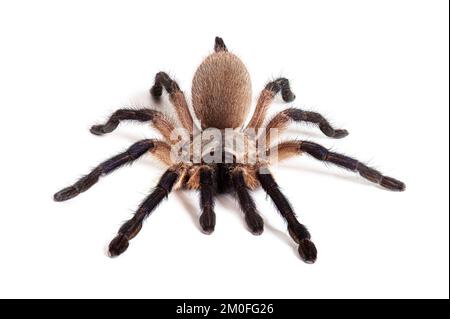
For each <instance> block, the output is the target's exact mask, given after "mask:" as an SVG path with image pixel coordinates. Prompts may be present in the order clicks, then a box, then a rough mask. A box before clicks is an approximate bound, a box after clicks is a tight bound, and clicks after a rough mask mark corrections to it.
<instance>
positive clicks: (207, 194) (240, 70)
mask: <svg viewBox="0 0 450 319" xmlns="http://www.w3.org/2000/svg"><path fill="white" fill-rule="evenodd" d="M163 89H165V91H167V93H168V94H169V99H170V101H171V103H172V104H173V105H174V107H175V109H176V113H177V117H178V120H179V122H180V124H181V126H182V128H184V129H185V130H186V131H187V135H188V139H187V141H186V140H185V141H183V142H181V145H182V146H183V147H184V148H186V146H187V148H188V149H192V148H193V146H194V144H195V143H194V142H193V141H194V140H195V138H196V137H197V136H200V135H201V134H202V132H205V131H206V130H208V129H210V128H214V129H216V130H219V131H220V132H224V131H226V130H227V129H232V131H234V132H239V133H242V134H243V136H244V139H245V142H246V143H247V144H245V143H244V144H245V146H246V148H244V150H240V151H234V152H233V151H229V150H228V149H226V147H225V145H224V144H221V143H219V146H216V148H214V149H208V148H207V149H206V150H203V149H202V150H201V156H200V158H199V160H197V161H194V160H193V157H192V156H191V155H189V156H188V157H187V158H186V157H183V158H182V159H181V160H180V159H178V160H176V159H174V156H173V149H174V146H175V145H179V144H180V138H179V137H178V138H177V137H174V134H173V132H174V131H176V128H177V126H176V125H175V124H174V122H173V121H171V120H170V119H169V118H168V117H166V116H164V115H163V114H162V113H161V112H159V111H156V110H151V109H148V108H144V109H119V110H117V111H116V112H114V113H113V114H112V115H111V116H110V117H109V119H108V121H107V122H106V123H105V124H102V125H94V126H92V128H91V129H90V131H91V133H93V134H95V135H103V134H106V133H110V132H112V131H113V130H114V129H116V127H117V126H118V125H119V123H120V122H121V121H124V120H131V121H139V122H150V123H151V124H152V125H153V126H154V127H155V128H156V129H157V130H158V131H159V132H160V133H161V134H162V136H163V137H164V139H163V140H156V139H145V140H141V141H138V142H137V143H135V144H133V145H131V146H130V147H129V148H128V149H127V150H126V151H125V152H123V153H120V154H118V155H116V156H114V157H112V158H110V159H108V160H107V161H104V162H103V163H101V164H100V165H98V166H97V167H95V168H94V169H93V170H92V171H91V172H90V173H89V174H88V175H86V176H84V177H82V178H81V179H79V180H78V181H77V182H76V183H75V184H73V185H71V186H69V187H67V188H64V189H63V190H61V191H59V192H57V193H56V194H55V195H54V200H55V201H65V200H68V199H70V198H72V197H75V196H77V195H78V194H80V193H82V192H84V191H86V190H88V189H89V188H90V187H91V186H93V185H94V184H95V183H97V181H98V180H99V178H100V177H101V176H104V175H107V174H109V173H111V172H112V171H114V170H116V169H117V168H119V167H122V166H124V165H125V164H127V163H131V162H133V161H135V160H137V159H138V158H139V157H141V156H142V155H143V154H145V153H147V152H150V153H151V154H153V155H154V156H156V157H157V158H158V159H159V160H161V161H162V162H163V163H165V164H166V165H167V166H168V169H167V170H166V171H165V173H164V174H163V175H162V177H161V178H160V180H159V182H158V184H157V185H156V188H154V190H153V191H152V193H151V194H150V195H149V196H148V197H147V198H146V199H145V200H144V201H143V202H142V204H141V205H140V206H139V208H138V210H137V211H136V213H135V214H134V216H133V217H132V218H131V219H130V220H128V221H127V222H125V223H124V224H123V225H122V227H120V229H119V231H118V234H117V236H116V237H115V238H114V239H113V240H112V241H111V243H110V244H109V255H110V256H112V257H114V256H118V255H120V254H122V253H123V252H124V251H125V250H126V249H127V248H128V245H129V240H131V239H132V238H134V237H135V236H136V235H137V234H138V232H139V231H140V230H141V227H142V224H143V221H144V220H145V219H146V217H148V216H149V215H150V213H151V212H152V211H153V210H154V209H155V208H156V206H157V205H158V204H159V203H160V202H161V201H162V200H163V199H164V198H165V197H167V196H168V194H169V193H170V192H171V191H172V190H173V189H194V190H198V191H199V193H200V206H201V210H202V213H201V215H200V218H199V222H200V225H201V228H202V230H203V231H204V232H205V233H206V234H210V233H212V232H213V231H214V227H215V224H216V215H215V212H214V196H215V195H216V194H220V193H233V194H235V195H237V196H236V197H237V200H238V203H239V206H240V208H241V210H242V212H243V213H244V217H245V222H246V224H247V226H248V228H249V230H250V231H251V232H252V233H253V234H255V235H259V234H261V233H262V232H263V229H264V222H263V219H262V218H261V216H260V214H259V213H258V210H257V209H256V206H255V203H254V201H253V199H252V197H251V195H250V191H251V190H254V189H256V188H258V187H259V186H261V187H262V188H263V189H264V191H265V192H266V193H267V194H268V195H269V197H270V198H271V199H272V201H273V202H274V204H275V206H276V208H277V209H278V211H279V212H280V214H281V216H282V217H283V218H284V219H285V220H286V222H287V229H288V233H289V235H290V236H291V237H292V239H293V240H294V241H295V242H296V243H297V244H298V252H299V254H300V256H301V258H302V259H303V260H304V261H305V262H307V263H313V262H315V260H316V257H317V250H316V247H315V245H314V244H313V242H312V241H311V240H310V238H311V236H310V233H309V232H308V230H307V228H306V227H305V226H304V225H303V224H301V223H300V222H299V221H298V219H297V217H296V215H295V213H294V211H293V209H292V207H291V205H290V203H289V201H288V200H287V199H286V197H285V196H284V195H283V193H282V192H281V191H280V188H279V186H278V184H277V183H276V182H275V180H274V178H273V176H272V175H271V173H270V172H269V171H268V169H267V167H268V166H269V165H270V164H271V163H273V162H274V161H276V160H282V159H285V158H288V157H292V156H295V155H299V154H302V153H307V154H309V155H311V156H312V157H314V158H316V159H318V160H320V161H324V162H327V163H333V164H335V165H337V166H339V167H343V168H346V169H348V170H351V171H353V172H357V173H359V174H360V175H361V176H362V177H364V178H366V179H368V180H369V181H371V182H373V183H376V184H379V185H381V186H382V187H384V188H387V189H390V190H394V191H403V190H404V189H405V185H404V184H403V183H402V182H400V181H398V180H396V179H394V178H392V177H388V176H384V175H382V174H381V173H380V172H378V171H377V170H375V169H373V168H370V167H368V166H366V165H365V164H363V163H361V162H359V161H358V160H356V159H353V158H351V157H348V156H345V155H341V154H338V153H335V152H331V151H329V150H328V149H326V148H325V147H323V146H321V145H319V144H316V143H313V142H309V141H296V140H292V141H286V142H282V143H279V144H277V145H276V146H273V147H269V146H270V140H271V138H272V137H271V135H270V134H269V132H270V131H271V130H273V129H278V130H279V131H282V130H284V129H285V128H286V127H287V126H288V125H289V123H290V122H309V123H313V124H315V125H317V126H318V127H319V129H320V130H321V131H322V132H323V133H324V134H325V135H326V136H328V137H332V138H342V137H345V136H347V135H348V132H347V131H346V130H342V129H334V128H333V127H332V126H331V125H330V123H329V122H328V121H327V120H326V119H325V118H324V117H323V116H322V115H320V114H318V113H315V112H309V111H304V110H300V109H297V108H288V109H286V110H284V111H281V112H280V113H278V114H277V115H275V116H274V117H273V118H272V119H271V120H270V121H268V123H267V124H266V125H263V123H264V121H265V116H266V111H267V109H268V107H269V106H270V104H271V102H272V101H273V99H274V97H275V96H276V95H277V94H278V93H281V97H282V99H283V100H284V101H285V102H291V101H293V100H294V99H295V95H294V94H293V93H292V91H291V89H290V86H289V81H288V80H287V79H285V78H279V79H276V80H274V81H271V82H270V83H268V84H267V85H266V86H265V88H264V89H263V90H262V92H261V94H260V96H259V99H258V101H257V104H256V107H255V111H254V114H253V116H252V118H251V120H250V122H249V123H248V124H247V125H246V126H245V127H244V126H243V123H244V121H245V119H246V116H247V114H248V112H249V108H250V105H251V99H252V93H251V82H250V76H249V73H248V71H247V69H246V67H245V65H244V64H243V63H242V62H241V60H240V59H239V58H238V57H237V56H236V55H234V54H232V53H230V52H229V51H228V49H227V47H226V46H225V43H224V42H223V40H222V39H221V38H219V37H216V39H215V46H214V52H213V53H212V54H210V55H209V56H207V57H206V58H205V59H204V61H203V62H202V63H201V65H200V66H199V67H198V69H197V71H196V73H195V75H194V79H193V82H192V106H193V109H194V112H195V115H196V116H197V118H198V119H199V121H200V123H201V124H200V127H201V129H200V130H199V129H197V127H196V125H195V124H194V121H193V117H192V114H191V112H190V111H189V107H188V104H187V102H186V99H185V96H184V94H183V92H182V91H181V90H180V87H179V86H178V84H177V82H175V81H174V80H172V79H171V78H170V77H169V76H168V75H167V74H166V73H164V72H159V73H158V74H156V77H155V82H154V85H153V87H152V88H151V89H150V93H151V95H152V96H153V98H154V99H155V100H156V101H158V100H160V98H161V96H162V93H163ZM256 129H259V131H260V132H261V131H262V133H260V134H259V136H263V137H264V138H265V139H266V143H265V144H264V146H263V152H261V153H258V154H256V160H255V161H253V162H251V161H249V160H248V158H249V155H250V154H251V153H252V152H251V151H249V150H248V149H249V145H253V146H256V145H258V146H259V145H260V144H261V143H260V142H259V140H258V141H253V142H249V141H251V139H250V138H249V136H250V135H251V134H250V132H251V131H252V130H253V132H254V130H256ZM266 145H267V147H266ZM202 146H204V145H203V144H201V147H202ZM217 151H223V153H221V154H222V155H220V156H219V157H217V156H216V157H211V155H212V154H213V153H214V152H217ZM270 151H276V154H277V156H276V157H274V156H268V157H264V156H262V155H264V154H268V153H270ZM177 152H178V153H179V151H177ZM177 152H175V153H177ZM178 153H177V154H178ZM242 153H244V154H245V156H244V157H245V158H244V160H243V161H238V157H239V156H240V155H243V154H242ZM253 153H255V152H253ZM208 156H209V157H208ZM207 159H209V160H207ZM211 159H212V160H211Z"/></svg>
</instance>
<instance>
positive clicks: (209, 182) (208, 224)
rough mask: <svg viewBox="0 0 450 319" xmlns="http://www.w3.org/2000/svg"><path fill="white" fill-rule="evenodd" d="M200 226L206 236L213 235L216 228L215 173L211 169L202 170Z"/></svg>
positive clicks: (203, 168)
mask: <svg viewBox="0 0 450 319" xmlns="http://www.w3.org/2000/svg"><path fill="white" fill-rule="evenodd" d="M200 207H201V209H202V214H201V215H200V226H201V227H202V230H203V232H204V233H205V234H211V233H212V232H213V231H214V227H215V226H216V214H215V213H214V187H213V171H212V169H211V168H209V167H202V168H201V169H200Z"/></svg>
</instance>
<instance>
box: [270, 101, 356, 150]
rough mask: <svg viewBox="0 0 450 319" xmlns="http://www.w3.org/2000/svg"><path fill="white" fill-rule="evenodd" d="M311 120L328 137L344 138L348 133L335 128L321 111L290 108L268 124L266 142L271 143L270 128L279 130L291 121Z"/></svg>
mask: <svg viewBox="0 0 450 319" xmlns="http://www.w3.org/2000/svg"><path fill="white" fill-rule="evenodd" d="M292 121H294V122H309V123H313V124H316V125H318V126H319V128H320V130H321V131H322V132H323V133H324V134H325V135H326V136H328V137H333V138H343V137H345V136H347V135H348V131H347V130H341V129H334V128H333V127H332V126H331V124H330V123H329V122H328V121H327V120H326V119H325V118H324V117H323V116H322V115H320V114H319V113H316V112H309V111H303V110H300V109H297V108H289V109H286V110H284V111H281V112H280V113H278V114H277V115H275V116H274V117H273V118H272V119H271V120H270V122H269V123H268V124H267V126H266V141H267V142H266V143H267V145H270V141H269V139H270V130H271V129H278V130H279V132H280V131H283V130H285V129H286V128H287V126H288V125H289V123H290V122H292Z"/></svg>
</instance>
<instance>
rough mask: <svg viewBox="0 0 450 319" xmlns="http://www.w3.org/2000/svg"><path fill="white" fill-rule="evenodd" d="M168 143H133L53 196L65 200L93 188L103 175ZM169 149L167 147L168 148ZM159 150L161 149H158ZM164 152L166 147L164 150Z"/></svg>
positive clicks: (148, 141) (55, 198)
mask: <svg viewBox="0 0 450 319" xmlns="http://www.w3.org/2000/svg"><path fill="white" fill-rule="evenodd" d="M159 144H166V143H164V142H159V141H154V140H142V141H139V142H137V143H135V144H133V145H131V146H130V147H129V148H128V149H127V150H126V151H125V152H123V153H120V154H118V155H116V156H113V157H111V158H110V159H108V160H106V161H104V162H102V163H101V164H100V165H98V166H97V167H95V168H94V169H93V170H92V171H91V172H90V173H89V174H87V175H86V176H84V177H82V178H81V179H79V180H78V181H77V182H76V183H75V184H73V185H71V186H69V187H66V188H64V189H63V190H61V191H59V192H57V193H56V194H55V195H54V196H53V198H54V200H55V201H57V202H61V201H65V200H68V199H71V198H73V197H75V196H77V195H79V194H80V193H82V192H84V191H86V190H88V189H89V188H91V187H92V186H93V185H94V184H95V183H97V182H98V180H99V178H100V177H101V176H104V175H107V174H109V173H111V172H112V171H114V170H116V169H117V168H119V167H121V166H124V165H125V164H127V163H131V162H133V161H134V160H136V159H138V158H139V157H141V156H142V155H143V154H144V153H146V152H147V151H150V152H152V153H153V152H156V151H157V150H158V149H159V148H158V147H156V148H155V145H159ZM166 149H167V148H166ZM158 152H159V151H158ZM162 152H164V149H163V150H162ZM162 152H160V153H161V154H158V155H160V157H166V156H167V154H163V153H162Z"/></svg>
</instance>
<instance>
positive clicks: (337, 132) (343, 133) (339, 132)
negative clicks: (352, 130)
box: [333, 130, 348, 138]
mask: <svg viewBox="0 0 450 319" xmlns="http://www.w3.org/2000/svg"><path fill="white" fill-rule="evenodd" d="M347 135H348V131H347V130H335V131H334V135H333V138H343V137H346V136H347Z"/></svg>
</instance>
